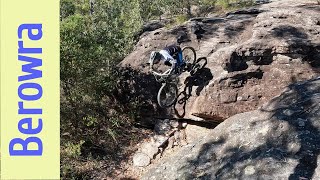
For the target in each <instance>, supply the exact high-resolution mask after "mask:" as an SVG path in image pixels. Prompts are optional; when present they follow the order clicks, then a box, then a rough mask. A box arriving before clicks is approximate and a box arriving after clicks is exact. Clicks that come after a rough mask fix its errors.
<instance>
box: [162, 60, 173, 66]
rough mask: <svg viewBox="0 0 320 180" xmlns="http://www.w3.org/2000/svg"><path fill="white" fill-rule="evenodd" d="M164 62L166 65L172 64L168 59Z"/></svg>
mask: <svg viewBox="0 0 320 180" xmlns="http://www.w3.org/2000/svg"><path fill="white" fill-rule="evenodd" d="M164 64H165V65H167V66H172V64H171V63H170V62H169V61H165V62H164Z"/></svg>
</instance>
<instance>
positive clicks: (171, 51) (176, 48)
mask: <svg viewBox="0 0 320 180" xmlns="http://www.w3.org/2000/svg"><path fill="white" fill-rule="evenodd" d="M163 50H165V51H168V53H169V54H170V55H171V56H172V55H174V54H176V53H178V52H180V51H181V48H180V46H177V45H170V46H167V47H165V48H164V49H163Z"/></svg>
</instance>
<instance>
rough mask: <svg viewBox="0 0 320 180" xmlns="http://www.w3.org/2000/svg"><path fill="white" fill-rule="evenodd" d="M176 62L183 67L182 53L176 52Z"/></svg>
mask: <svg viewBox="0 0 320 180" xmlns="http://www.w3.org/2000/svg"><path fill="white" fill-rule="evenodd" d="M178 61H179V64H181V65H185V62H184V60H183V59H182V51H180V52H178Z"/></svg>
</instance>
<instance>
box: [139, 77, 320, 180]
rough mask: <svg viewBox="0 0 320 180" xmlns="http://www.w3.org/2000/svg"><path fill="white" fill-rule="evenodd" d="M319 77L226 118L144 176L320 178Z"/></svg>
mask: <svg viewBox="0 0 320 180" xmlns="http://www.w3.org/2000/svg"><path fill="white" fill-rule="evenodd" d="M319 155H320V77H318V78H316V79H312V80H308V81H304V82H298V83H295V84H291V85H289V86H288V87H287V88H286V89H285V90H284V91H283V92H282V93H281V94H280V95H279V96H277V97H275V98H273V99H271V100H270V101H269V102H268V103H266V104H264V105H263V106H262V107H260V108H259V110H254V111H251V112H246V113H241V114H237V115H235V116H232V117H230V118H228V119H226V120H225V121H224V122H223V123H221V124H220V125H218V126H217V127H216V128H215V129H213V130H211V132H210V133H209V134H207V135H206V136H205V137H203V138H200V139H198V141H195V142H193V143H191V144H189V145H187V146H186V147H184V148H183V149H182V150H181V151H179V152H177V153H176V154H175V155H174V156H172V157H170V158H167V159H164V160H163V161H162V162H161V163H160V164H155V165H154V167H153V168H151V169H150V170H149V171H148V172H147V173H146V174H145V175H144V176H143V177H142V179H148V180H151V179H159V180H160V179H161V180H163V179H314V180H317V179H320V165H319V163H320V156H319Z"/></svg>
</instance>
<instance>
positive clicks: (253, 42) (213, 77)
mask: <svg viewBox="0 0 320 180" xmlns="http://www.w3.org/2000/svg"><path fill="white" fill-rule="evenodd" d="M313 2H314V1H307V0H302V1H293V0H282V1H276V2H272V3H269V4H263V5H261V6H259V7H255V8H253V9H249V10H241V11H236V12H231V13H228V15H226V16H224V17H219V18H217V17H204V18H193V19H191V20H189V21H188V22H186V23H185V24H183V25H180V26H177V27H174V28H173V29H166V28H159V27H161V26H159V27H157V28H159V29H156V30H154V31H151V30H152V29H151V30H150V31H147V32H144V33H143V34H142V35H141V39H140V41H139V42H138V44H137V46H136V47H135V50H134V51H133V52H132V53H131V54H130V55H129V56H128V57H126V58H125V59H124V60H123V61H122V62H121V65H131V66H132V67H134V68H136V69H140V70H142V71H144V72H147V68H148V67H147V66H146V62H147V61H148V58H149V54H150V52H151V51H152V50H157V49H162V48H163V47H165V46H166V45H169V44H172V43H175V42H176V41H177V39H178V40H179V41H180V42H183V43H182V44H181V46H192V47H194V48H196V50H197V56H198V57H202V56H206V57H207V59H208V64H207V66H206V67H205V68H203V69H202V70H201V71H200V72H199V73H198V74H197V75H196V76H195V77H193V79H192V81H190V79H188V76H189V74H188V73H185V74H182V75H181V78H180V85H179V91H180V92H185V93H186V92H187V91H189V92H191V94H192V96H191V97H188V98H187V99H186V100H185V102H184V103H180V104H179V103H178V104H176V105H175V107H174V108H173V109H174V110H173V111H172V112H175V115H176V116H177V117H179V118H182V117H183V118H190V119H194V120H214V121H222V120H224V119H226V118H228V117H231V116H233V115H235V114H238V113H242V112H247V111H252V110H255V109H256V108H257V107H259V106H261V105H262V104H264V103H265V102H268V101H269V100H270V99H271V98H273V97H274V96H275V95H277V94H279V93H280V92H281V90H282V89H283V88H284V87H286V86H288V85H289V84H291V83H294V82H297V81H302V80H307V79H311V78H314V77H317V76H318V75H319V74H320V70H319V68H320V6H319V5H316V3H313ZM188 80H189V81H188ZM189 92H188V93H189ZM155 93H156V92H155ZM182 95H183V93H182ZM249 170H250V169H249Z"/></svg>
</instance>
